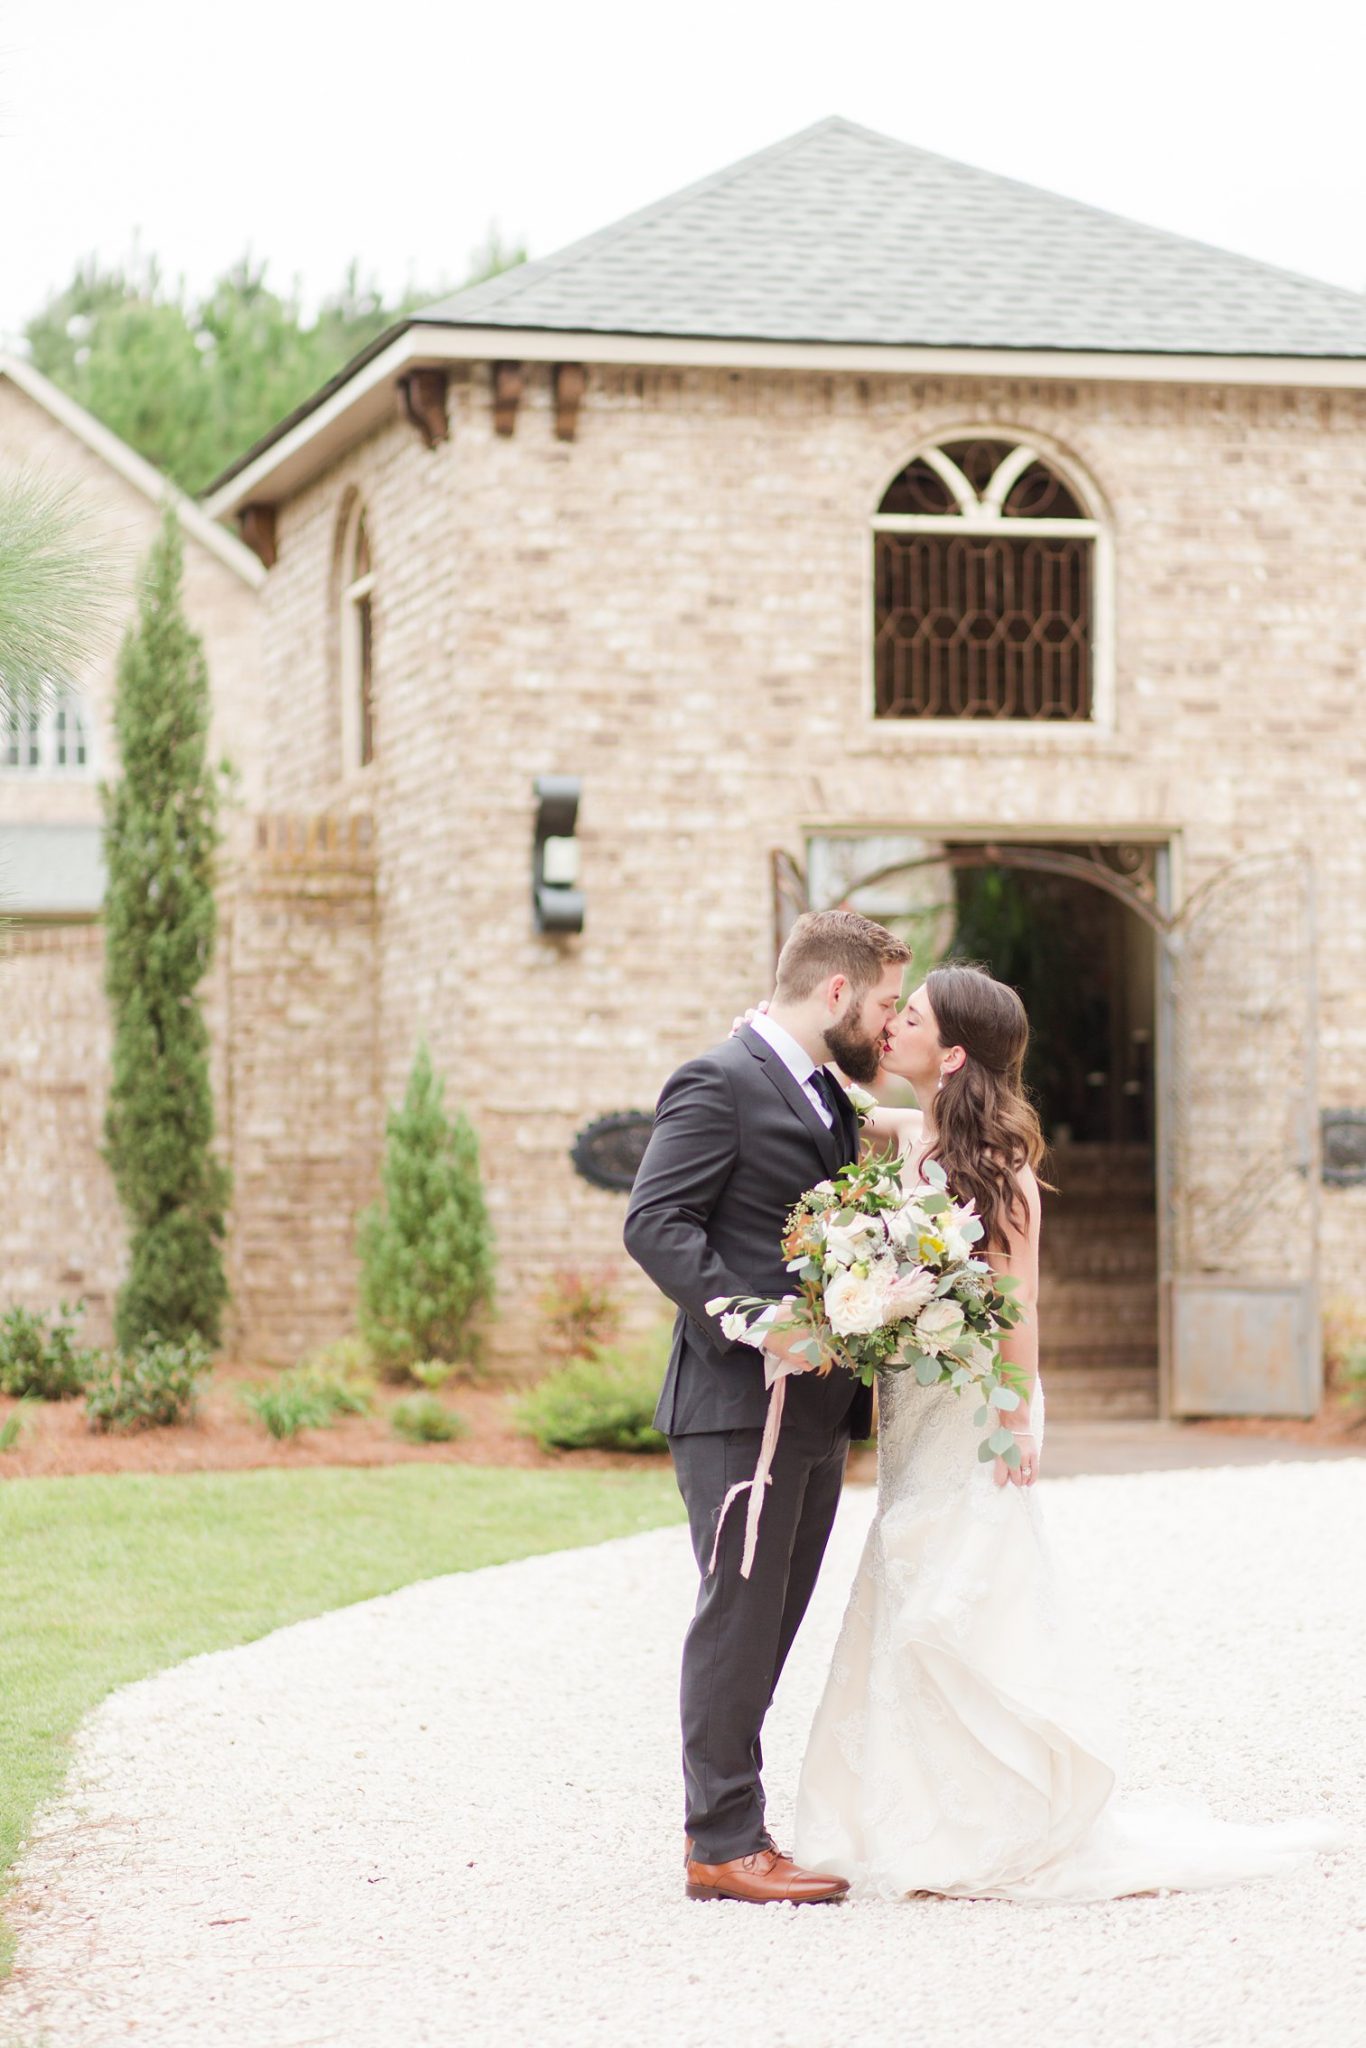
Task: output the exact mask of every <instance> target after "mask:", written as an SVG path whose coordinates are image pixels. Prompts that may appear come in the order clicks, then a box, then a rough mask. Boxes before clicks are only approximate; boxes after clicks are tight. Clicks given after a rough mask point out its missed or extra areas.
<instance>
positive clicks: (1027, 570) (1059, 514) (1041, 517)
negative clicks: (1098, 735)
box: [873, 437, 1101, 722]
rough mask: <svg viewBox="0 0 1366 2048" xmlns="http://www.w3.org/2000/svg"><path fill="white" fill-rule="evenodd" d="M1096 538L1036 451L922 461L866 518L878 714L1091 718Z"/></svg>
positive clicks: (964, 447)
mask: <svg viewBox="0 0 1366 2048" xmlns="http://www.w3.org/2000/svg"><path fill="white" fill-rule="evenodd" d="M1100 531H1101V529H1100V527H1099V525H1098V524H1097V522H1096V521H1095V520H1094V519H1092V518H1091V517H1089V515H1088V513H1087V511H1086V509H1085V508H1084V506H1083V505H1082V504H1081V503H1080V501H1079V500H1078V498H1077V495H1076V493H1075V492H1074V491H1073V490H1072V488H1071V486H1070V485H1069V484H1067V483H1066V482H1065V481H1064V480H1063V478H1062V477H1061V476H1059V475H1058V474H1057V472H1056V470H1055V469H1054V468H1053V467H1052V466H1051V464H1050V463H1049V462H1048V461H1047V460H1046V459H1045V458H1044V457H1042V456H1041V455H1039V454H1038V452H1037V451H1036V450H1035V449H1033V448H1029V447H1024V446H1017V445H1016V444H1015V443H1014V442H1013V441H1008V440H993V439H991V438H989V437H983V438H981V439H974V440H964V441H953V442H949V443H947V444H946V445H945V446H943V447H941V448H929V449H926V450H925V451H924V453H923V454H921V455H918V456H917V457H916V459H915V460H914V462H911V463H909V464H908V465H907V467H906V468H905V469H903V470H902V471H901V473H900V475H899V476H897V477H895V478H894V479H893V481H892V483H891V485H890V486H889V488H888V490H887V493H886V495H885V497H884V498H883V500H882V504H881V506H880V507H879V508H878V513H877V516H876V518H875V519H874V521H873V582H874V619H873V633H874V641H873V649H874V660H873V667H874V677H875V688H876V703H875V710H876V715H877V716H878V717H879V718H906V719H910V718H918V719H946V718H954V719H960V718H962V719H968V718H970V719H996V720H1025V719H1042V720H1053V721H1071V722H1081V721H1086V720H1088V719H1090V718H1092V717H1093V716H1094V713H1095V703H1094V697H1095V677H1094V673H1093V671H1094V656H1095V592H1096V560H1095V553H1096V544H1097V540H1098V538H1099V535H1100Z"/></svg>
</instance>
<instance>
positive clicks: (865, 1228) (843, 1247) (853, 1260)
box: [824, 1216, 882, 1266]
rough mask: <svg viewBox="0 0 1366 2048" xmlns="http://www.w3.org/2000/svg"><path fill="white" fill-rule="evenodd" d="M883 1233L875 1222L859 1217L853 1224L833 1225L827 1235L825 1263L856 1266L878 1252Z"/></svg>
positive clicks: (828, 1229) (829, 1227)
mask: <svg viewBox="0 0 1366 2048" xmlns="http://www.w3.org/2000/svg"><path fill="white" fill-rule="evenodd" d="M881 1237H882V1233H881V1231H880V1230H879V1229H878V1227H877V1224H876V1223H875V1222H873V1223H870V1221H869V1219H868V1218H867V1217H864V1216H859V1217H856V1218H855V1219H854V1221H853V1222H852V1223H832V1224H830V1225H829V1226H828V1228H827V1230H826V1233H825V1247H824V1249H825V1263H826V1265H827V1266H828V1265H829V1264H830V1263H831V1261H832V1260H833V1262H834V1263H835V1265H837V1266H855V1265H857V1264H858V1262H859V1260H860V1259H866V1258H869V1257H871V1256H872V1255H873V1253H874V1252H875V1251H877V1250H878V1248H879V1245H880V1241H881Z"/></svg>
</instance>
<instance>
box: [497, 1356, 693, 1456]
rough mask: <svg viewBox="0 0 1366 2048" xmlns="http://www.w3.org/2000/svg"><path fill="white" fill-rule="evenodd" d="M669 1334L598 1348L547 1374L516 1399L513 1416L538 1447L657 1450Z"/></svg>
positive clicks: (660, 1443)
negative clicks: (656, 1413) (657, 1418)
mask: <svg viewBox="0 0 1366 2048" xmlns="http://www.w3.org/2000/svg"><path fill="white" fill-rule="evenodd" d="M670 1336H671V1332H670V1331H669V1330H668V1329H667V1328H663V1329H660V1330H657V1331H655V1332H653V1333H652V1334H651V1335H650V1336H649V1337H648V1338H645V1339H642V1340H640V1341H638V1342H636V1343H634V1344H628V1345H621V1346H617V1347H614V1348H612V1349H610V1350H609V1349H606V1348H604V1349H600V1350H597V1351H594V1352H592V1353H591V1354H590V1355H589V1356H588V1357H586V1358H574V1359H571V1360H570V1362H569V1364H568V1365H562V1366H561V1367H560V1368H559V1369H558V1371H556V1372H552V1373H548V1374H547V1375H546V1377H545V1378H544V1379H543V1380H542V1381H541V1382H540V1384H539V1385H538V1386H535V1387H533V1388H532V1389H531V1392H530V1393H529V1394H526V1395H524V1396H523V1397H522V1399H521V1400H520V1401H519V1402H518V1403H517V1407H516V1411H515V1414H516V1420H517V1424H518V1427H519V1428H520V1429H522V1430H523V1431H524V1432H525V1434H526V1435H528V1436H530V1437H533V1438H534V1439H535V1441H536V1442H537V1443H538V1444H539V1445H540V1447H541V1449H542V1450H543V1451H549V1450H558V1451H592V1450H600V1451H662V1450H664V1449H665V1442H664V1438H663V1437H662V1436H661V1435H660V1433H659V1431H658V1430H657V1429H656V1428H655V1427H654V1422H653V1416H654V1411H655V1403H656V1401H657V1400H658V1399H659V1388H660V1383H661V1381H662V1380H663V1377H664V1369H665V1367H666V1365H667V1364H668V1357H669V1341H670Z"/></svg>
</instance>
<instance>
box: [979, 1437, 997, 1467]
mask: <svg viewBox="0 0 1366 2048" xmlns="http://www.w3.org/2000/svg"><path fill="white" fill-rule="evenodd" d="M995 1456H996V1453H995V1451H993V1450H992V1448H991V1443H990V1441H989V1440H988V1441H987V1442H986V1443H980V1444H978V1446H977V1462H978V1464H979V1465H989V1464H990V1463H991V1461H992V1459H993V1458H994V1457H995Z"/></svg>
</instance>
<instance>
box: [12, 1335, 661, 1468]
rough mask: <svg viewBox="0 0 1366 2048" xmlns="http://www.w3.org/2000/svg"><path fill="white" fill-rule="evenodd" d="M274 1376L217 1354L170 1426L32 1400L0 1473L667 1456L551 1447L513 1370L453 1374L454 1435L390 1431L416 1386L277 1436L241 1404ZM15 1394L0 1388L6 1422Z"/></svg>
mask: <svg viewBox="0 0 1366 2048" xmlns="http://www.w3.org/2000/svg"><path fill="white" fill-rule="evenodd" d="M269 1377H270V1373H269V1371H268V1370H267V1369H265V1368H262V1367H253V1366H244V1365H224V1364H218V1365H216V1366H215V1368H214V1372H213V1377H212V1379H211V1380H209V1381H208V1382H207V1383H206V1387H205V1391H204V1394H203V1396H202V1397H201V1400H200V1404H199V1414H198V1416H197V1418H196V1420H195V1421H194V1422H192V1423H188V1424H185V1425H183V1426H180V1427H177V1428H174V1429H148V1430H141V1431H139V1432H137V1433H136V1434H134V1435H131V1436H129V1435H110V1436H101V1435H97V1434H96V1433H95V1432H94V1431H93V1430H91V1429H90V1428H89V1427H88V1425H87V1423H86V1420H85V1409H84V1404H83V1403H82V1402H81V1401H79V1400H76V1401H41V1402H34V1403H32V1404H31V1405H30V1407H29V1410H28V1415H29V1420H28V1426H27V1428H26V1429H25V1431H24V1433H23V1436H22V1437H21V1439H20V1441H19V1444H18V1446H17V1448H16V1449H15V1450H13V1451H10V1452H8V1453H7V1454H6V1455H5V1456H3V1457H0V1480H5V1479H37V1478H55V1477H57V1476H59V1475H65V1474H70V1473H81V1472H241V1471H247V1470H249V1469H252V1468H254V1467H258V1466H259V1467H265V1468H276V1467H278V1468H281V1469H284V1470H286V1471H297V1470H299V1469H300V1468H301V1467H303V1466H308V1465H410V1464H418V1465H442V1464H445V1465H517V1466H524V1467H529V1468H536V1467H540V1468H543V1469H545V1470H547V1471H553V1470H555V1469H556V1468H557V1467H559V1468H563V1467H564V1466H565V1464H566V1463H572V1465H573V1467H574V1469H575V1470H577V1471H583V1470H590V1471H591V1470H595V1469H600V1470H602V1471H611V1472H619V1471H623V1470H630V1469H632V1468H637V1467H638V1468H642V1469H644V1468H646V1467H651V1466H653V1467H655V1468H658V1467H659V1465H660V1463H661V1459H660V1458H659V1457H658V1456H650V1455H648V1454H640V1453H630V1454H626V1453H621V1452H615V1451H574V1452H545V1451H539V1450H537V1448H536V1446H535V1444H533V1443H532V1442H531V1440H530V1438H529V1437H525V1436H522V1435H521V1434H520V1433H519V1432H518V1430H517V1429H516V1428H515V1426H514V1424H513V1420H512V1413H511V1410H512V1403H513V1401H514V1399H515V1398H516V1392H517V1389H516V1387H515V1386H513V1385H512V1384H511V1382H509V1381H507V1380H502V1381H497V1382H495V1381H493V1380H488V1381H485V1382H483V1383H480V1384H478V1385H474V1386H457V1385H455V1384H454V1383H452V1384H451V1385H450V1386H449V1387H448V1388H446V1389H445V1390H444V1392H443V1395H442V1399H443V1400H444V1401H445V1402H446V1404H447V1406H449V1407H452V1408H454V1409H455V1410H456V1412H457V1413H458V1414H459V1415H461V1416H462V1417H463V1418H464V1420H465V1421H466V1422H467V1423H468V1424H469V1435H468V1436H466V1437H464V1438H462V1439H461V1441H460V1442H458V1443H452V1444H409V1443H405V1442H404V1441H403V1439H402V1438H401V1437H397V1436H395V1435H394V1434H393V1432H392V1430H391V1428H390V1423H389V1412H390V1410H391V1409H392V1408H393V1406H394V1404H395V1403H396V1402H398V1401H402V1400H405V1399H411V1398H412V1397H413V1396H414V1395H415V1394H418V1393H420V1392H421V1389H420V1388H415V1387H407V1388H404V1387H381V1388H380V1389H379V1392H378V1394H377V1397H376V1402H375V1409H374V1412H373V1414H370V1415H353V1416H346V1417H344V1418H343V1419H342V1420H341V1421H340V1422H338V1423H336V1424H334V1426H333V1427H332V1428H331V1429H305V1430H301V1431H300V1433H299V1434H298V1436H296V1437H293V1438H291V1439H289V1440H288V1441H286V1442H283V1443H277V1442H276V1441H275V1439H274V1438H273V1437H270V1436H267V1434H266V1432H265V1430H264V1428H263V1427H262V1425H261V1424H260V1423H259V1422H257V1421H256V1419H255V1417H254V1416H251V1415H249V1414H248V1413H247V1412H246V1410H245V1408H244V1407H243V1405H242V1393H243V1390H244V1388H246V1387H248V1386H251V1385H254V1384H259V1383H260V1382H261V1381H263V1380H266V1379H268V1378H269ZM16 1405H17V1404H16V1403H15V1402H13V1401H8V1400H5V1399H3V1398H2V1397H0V1424H3V1422H4V1420H5V1417H6V1416H7V1415H8V1414H9V1413H10V1412H11V1410H12V1409H13V1408H14V1407H15V1406H16Z"/></svg>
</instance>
